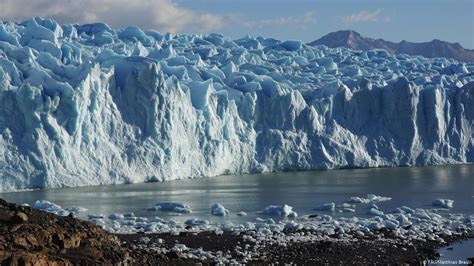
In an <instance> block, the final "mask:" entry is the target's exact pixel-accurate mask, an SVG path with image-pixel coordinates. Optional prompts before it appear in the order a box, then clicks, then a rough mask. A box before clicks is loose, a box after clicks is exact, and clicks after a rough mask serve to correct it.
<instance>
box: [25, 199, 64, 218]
mask: <svg viewBox="0 0 474 266" xmlns="http://www.w3.org/2000/svg"><path fill="white" fill-rule="evenodd" d="M32 207H33V208H34V209H37V210H41V211H45V212H49V213H54V214H56V215H59V216H68V215H69V212H68V211H67V210H65V209H63V207H61V206H59V205H58V204H55V203H52V202H50V201H47V200H37V201H36V202H35V203H34V204H33V206H32Z"/></svg>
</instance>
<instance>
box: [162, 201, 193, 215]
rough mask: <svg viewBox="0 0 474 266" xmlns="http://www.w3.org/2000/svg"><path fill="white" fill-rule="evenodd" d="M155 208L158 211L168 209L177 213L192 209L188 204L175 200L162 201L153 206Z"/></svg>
mask: <svg viewBox="0 0 474 266" xmlns="http://www.w3.org/2000/svg"><path fill="white" fill-rule="evenodd" d="M154 208H155V209H156V210H160V211H170V212H177V213H191V212H192V210H191V208H190V207H189V206H188V205H184V204H181V203H177V202H162V203H158V204H156V205H155V206H154Z"/></svg>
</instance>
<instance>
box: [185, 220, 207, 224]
mask: <svg viewBox="0 0 474 266" xmlns="http://www.w3.org/2000/svg"><path fill="white" fill-rule="evenodd" d="M184 224H186V225H207V224H209V221H208V220H205V219H200V218H192V219H188V220H186V222H184Z"/></svg>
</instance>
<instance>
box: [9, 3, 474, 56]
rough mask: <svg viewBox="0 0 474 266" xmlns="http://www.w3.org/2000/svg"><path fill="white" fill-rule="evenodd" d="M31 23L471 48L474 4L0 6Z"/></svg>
mask: <svg viewBox="0 0 474 266" xmlns="http://www.w3.org/2000/svg"><path fill="white" fill-rule="evenodd" d="M31 16H42V17H49V18H53V19H56V20H58V21H59V22H61V23H91V22H99V21H100V22H106V23H108V24H110V25H111V26H113V27H124V26H128V25H137V26H140V27H142V28H146V29H156V30H158V31H161V32H165V31H171V32H173V33H179V32H186V33H205V32H220V33H223V34H225V35H227V36H230V37H232V38H239V37H242V36H245V35H246V34H250V35H253V36H257V35H261V36H266V37H275V38H279V39H301V40H304V41H312V40H314V39H317V38H319V37H321V36H322V35H325V34H327V33H329V32H332V31H336V30H340V29H353V30H356V31H358V32H360V33H362V34H363V35H365V36H368V37H373V38H383V39H386V40H390V41H395V42H398V41H401V40H407V41H415V42H421V41H430V40H432V39H435V38H437V39H441V40H446V41H450V42H459V43H461V45H463V46H464V47H467V48H471V49H473V48H474V0H399V1H390V0H332V1H331V0H294V1H291V0H286V1H284V0H253V1H252V0H102V1H96V0H0V19H1V20H15V21H21V20H24V19H27V18H28V17H31Z"/></svg>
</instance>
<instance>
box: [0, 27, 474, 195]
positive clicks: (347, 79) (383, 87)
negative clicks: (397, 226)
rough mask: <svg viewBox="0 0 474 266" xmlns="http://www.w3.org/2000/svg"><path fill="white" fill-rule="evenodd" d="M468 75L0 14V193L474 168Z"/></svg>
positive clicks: (434, 65)
mask: <svg viewBox="0 0 474 266" xmlns="http://www.w3.org/2000/svg"><path fill="white" fill-rule="evenodd" d="M473 71H474V65H473V64H465V63H462V62H458V61H455V60H452V59H445V58H436V59H427V58H423V57H420V56H407V55H392V54H390V53H388V52H386V51H384V50H372V51H367V52H363V51H358V50H351V49H346V48H328V47H325V46H317V47H310V46H307V45H306V44H304V43H302V42H301V41H296V40H288V41H280V40H276V39H273V38H264V37H256V38H253V37H250V36H247V37H244V38H241V39H238V40H232V39H230V38H228V37H225V36H223V35H220V34H216V33H212V34H206V35H190V34H178V35H171V34H169V33H167V34H161V33H158V32H156V31H143V30H142V29H140V28H138V27H128V28H125V29H119V30H114V29H111V28H110V27H109V26H107V25H106V24H103V23H96V24H87V25H59V24H58V23H56V22H55V21H52V20H49V19H42V18H32V19H30V20H28V21H25V22H22V23H13V22H8V21H4V22H0V102H1V103H2V108H1V110H0V166H1V167H0V175H1V176H2V180H1V181H0V191H1V190H13V189H23V188H36V187H61V186H80V185H96V184H112V183H123V182H143V181H155V180H169V179H176V178H186V177H194V176H212V175H218V174H228V173H246V172H261V171H274V170H298V169H318V168H335V167H348V166H349V167H374V166H382V165H414V164H439V163H454V162H471V161H472V160H473V157H474V149H473V142H474V141H473V130H472V127H473V118H474V108H473V104H472V103H473V98H474V97H473V92H472V91H473V90H474V85H473V84H474V83H470V82H472V81H473V80H474V76H473V75H472V72H473ZM236 154H238V155H236Z"/></svg>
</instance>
